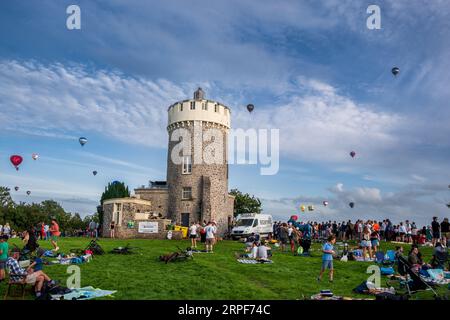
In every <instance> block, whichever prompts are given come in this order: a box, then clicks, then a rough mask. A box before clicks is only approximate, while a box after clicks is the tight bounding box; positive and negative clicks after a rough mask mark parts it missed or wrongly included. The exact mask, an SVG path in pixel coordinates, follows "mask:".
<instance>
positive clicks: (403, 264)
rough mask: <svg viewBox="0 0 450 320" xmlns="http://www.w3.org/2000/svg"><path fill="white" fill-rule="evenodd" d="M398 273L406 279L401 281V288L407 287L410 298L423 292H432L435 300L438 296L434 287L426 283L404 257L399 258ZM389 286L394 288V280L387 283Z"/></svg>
mask: <svg viewBox="0 0 450 320" xmlns="http://www.w3.org/2000/svg"><path fill="white" fill-rule="evenodd" d="M397 263H398V273H399V274H400V275H402V276H404V277H405V280H400V281H399V283H400V287H405V288H406V291H407V293H408V295H409V296H411V295H412V294H414V293H417V292H419V291H423V290H431V291H432V292H433V295H434V297H435V298H438V294H437V293H436V291H435V290H434V289H433V287H432V286H431V285H430V284H428V283H427V282H425V281H424V280H423V279H422V278H421V277H420V275H419V274H418V273H416V272H415V271H414V270H413V269H412V267H411V265H410V264H409V262H408V261H407V260H406V259H405V258H404V257H402V256H398V258H397ZM387 284H388V286H392V280H391V281H390V282H389V281H388V282H387Z"/></svg>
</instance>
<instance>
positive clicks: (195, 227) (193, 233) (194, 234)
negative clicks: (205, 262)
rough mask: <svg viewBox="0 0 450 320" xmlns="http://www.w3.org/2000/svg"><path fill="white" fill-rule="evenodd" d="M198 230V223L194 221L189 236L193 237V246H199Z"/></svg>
mask: <svg viewBox="0 0 450 320" xmlns="http://www.w3.org/2000/svg"><path fill="white" fill-rule="evenodd" d="M197 230H198V224H197V223H195V221H193V222H192V225H191V226H190V227H189V238H190V239H191V248H197V237H198V234H197Z"/></svg>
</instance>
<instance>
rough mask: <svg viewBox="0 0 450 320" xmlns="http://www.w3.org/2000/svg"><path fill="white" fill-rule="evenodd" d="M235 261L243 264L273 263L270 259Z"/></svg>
mask: <svg viewBox="0 0 450 320" xmlns="http://www.w3.org/2000/svg"><path fill="white" fill-rule="evenodd" d="M237 261H238V262H239V263H245V264H260V263H273V261H272V260H264V261H263V260H254V259H237Z"/></svg>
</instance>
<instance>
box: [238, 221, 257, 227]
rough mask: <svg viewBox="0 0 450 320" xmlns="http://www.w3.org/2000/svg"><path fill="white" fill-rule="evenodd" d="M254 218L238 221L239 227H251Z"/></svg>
mask: <svg viewBox="0 0 450 320" xmlns="http://www.w3.org/2000/svg"><path fill="white" fill-rule="evenodd" d="M253 220H254V219H241V220H238V221H237V222H236V225H237V226H238V227H250V226H252V224H253Z"/></svg>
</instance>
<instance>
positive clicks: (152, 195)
mask: <svg viewBox="0 0 450 320" xmlns="http://www.w3.org/2000/svg"><path fill="white" fill-rule="evenodd" d="M167 112H168V125H167V131H168V135H169V141H168V150H167V181H151V182H150V183H149V185H148V186H141V187H139V188H136V189H135V190H134V196H132V197H130V198H121V199H110V200H107V201H104V203H103V217H104V218H103V220H104V222H103V235H104V236H109V230H110V224H111V221H112V220H114V221H115V225H116V227H115V233H116V237H119V238H131V237H148V238H157V237H163V236H164V233H165V225H166V224H168V223H170V222H172V223H175V224H177V225H181V226H189V225H190V224H191V223H192V222H194V221H195V222H203V221H206V222H208V221H215V222H216V223H217V227H218V233H219V234H223V233H224V232H225V231H226V230H227V228H228V225H229V224H230V223H231V220H232V217H233V209H234V197H233V196H232V195H230V194H229V193H228V132H229V129H230V109H229V108H228V107H227V106H225V105H223V104H221V103H219V102H216V101H212V100H207V99H205V93H204V92H203V90H202V89H201V88H198V90H197V91H195V92H194V97H193V99H188V100H183V101H178V102H176V103H174V104H172V105H171V106H169V108H168V110H167ZM183 139H184V140H183ZM211 142H213V143H214V146H215V148H214V151H212V153H211V150H210V149H211ZM181 145H183V146H185V147H184V148H181ZM186 146H188V148H186ZM218 146H219V148H218ZM189 150H190V152H189ZM208 154H212V155H214V156H215V158H214V159H215V161H211V160H209V161H208V159H207V158H208ZM218 155H220V156H218ZM217 156H218V157H217ZM217 159H221V160H220V161H217ZM157 220H158V221H159V222H158V234H159V235H157V234H156V232H147V231H144V229H146V228H144V227H142V226H149V225H150V224H149V223H153V224H152V226H153V227H149V229H152V228H153V230H155V228H156V224H155V223H156V222H157ZM139 225H141V228H140V227H139ZM149 229H148V230H149ZM141 231H144V232H141Z"/></svg>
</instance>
